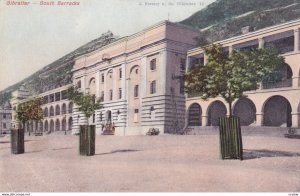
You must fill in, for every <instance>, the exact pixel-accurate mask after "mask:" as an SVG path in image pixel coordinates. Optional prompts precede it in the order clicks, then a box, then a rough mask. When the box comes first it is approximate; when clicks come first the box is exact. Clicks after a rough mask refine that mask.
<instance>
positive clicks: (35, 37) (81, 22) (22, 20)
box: [0, 0, 215, 90]
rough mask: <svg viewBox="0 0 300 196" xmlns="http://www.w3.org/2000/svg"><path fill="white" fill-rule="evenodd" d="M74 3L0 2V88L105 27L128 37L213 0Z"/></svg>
mask: <svg viewBox="0 0 300 196" xmlns="http://www.w3.org/2000/svg"><path fill="white" fill-rule="evenodd" d="M27 1H29V2H31V3H33V2H36V3H40V1H38V0H27ZM44 1H46V0H44ZM47 1H49V0H47ZM53 1H54V2H58V0H53ZM72 1H73V0H72ZM77 1H78V2H80V5H79V6H40V5H38V4H31V5H29V6H8V5H7V0H0V68H1V69H0V70H1V72H0V90H3V89H4V88H6V87H8V86H10V85H12V84H14V83H16V82H18V81H20V80H22V79H24V78H25V77H28V76H30V75H31V74H33V73H34V72H35V71H37V70H39V69H41V68H42V67H44V66H46V65H48V64H49V63H51V62H53V61H55V60H57V59H58V58H60V57H62V56H64V55H65V54H67V53H69V52H71V51H73V50H74V49H76V48H78V47H79V46H81V45H83V44H85V43H87V42H89V41H91V40H93V39H95V38H97V37H99V36H100V35H101V34H102V33H103V32H106V31H107V30H111V31H112V32H113V33H114V34H115V35H120V36H126V35H130V34H133V33H135V32H137V31H139V30H142V29H144V28H146V27H147V26H150V25H152V24H155V23H157V22H159V21H162V20H166V19H168V14H169V19H170V21H174V22H176V21H180V20H183V19H185V18H187V17H189V16H190V15H192V14H193V13H194V12H196V11H198V10H200V9H202V8H204V7H206V6H207V5H209V4H210V3H212V2H214V1H215V0H181V1H180V0H178V1H177V0H77ZM178 2H185V3H192V4H194V5H179V4H177V3H178ZM145 3H159V5H145ZM162 3H165V5H164V6H163V5H162ZM170 3H172V4H173V5H171V4H170Z"/></svg>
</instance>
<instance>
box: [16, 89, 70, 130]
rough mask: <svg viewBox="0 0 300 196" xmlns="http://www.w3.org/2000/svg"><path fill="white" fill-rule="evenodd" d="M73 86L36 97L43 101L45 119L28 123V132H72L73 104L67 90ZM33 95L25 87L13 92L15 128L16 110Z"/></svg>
mask: <svg viewBox="0 0 300 196" xmlns="http://www.w3.org/2000/svg"><path fill="white" fill-rule="evenodd" d="M70 86H71V85H65V86H62V87H57V88H54V89H52V90H48V91H45V92H43V93H41V94H38V95H36V96H37V97H40V98H41V100H42V105H41V108H42V110H43V119H42V120H40V121H34V122H27V124H26V125H25V131H26V132H29V131H31V132H49V133H50V132H55V131H71V130H72V126H73V120H72V113H73V103H72V102H71V101H70V100H69V99H68V97H67V89H68V88H69V87H70ZM31 97H33V95H32V94H31V93H30V92H29V91H28V90H26V89H25V88H24V87H23V86H21V88H20V89H19V90H17V91H15V92H13V98H12V99H11V104H12V107H13V110H12V124H13V126H14V128H15V127H16V126H17V123H18V122H17V119H16V114H15V109H16V107H17V106H18V104H20V103H24V102H26V101H27V100H28V99H30V98H31Z"/></svg>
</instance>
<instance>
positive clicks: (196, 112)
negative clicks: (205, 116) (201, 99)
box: [188, 103, 202, 126]
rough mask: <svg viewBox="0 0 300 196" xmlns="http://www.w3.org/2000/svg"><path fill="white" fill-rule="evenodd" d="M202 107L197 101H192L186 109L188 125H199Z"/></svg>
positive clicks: (200, 123)
mask: <svg viewBox="0 0 300 196" xmlns="http://www.w3.org/2000/svg"><path fill="white" fill-rule="evenodd" d="M201 116H202V109H201V106H200V105H199V104H198V103H193V104H192V105H191V106H190V107H189V109H188V126H201V125H202V121H201Z"/></svg>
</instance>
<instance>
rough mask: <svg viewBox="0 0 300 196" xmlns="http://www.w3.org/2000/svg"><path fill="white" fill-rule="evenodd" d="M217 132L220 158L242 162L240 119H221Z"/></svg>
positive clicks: (234, 117) (232, 117) (233, 117)
mask: <svg viewBox="0 0 300 196" xmlns="http://www.w3.org/2000/svg"><path fill="white" fill-rule="evenodd" d="M219 130H220V151H221V158H222V159H240V160H243V143H242V134H241V126H240V119H239V118H238V117H236V116H231V117H221V118H220V119H219Z"/></svg>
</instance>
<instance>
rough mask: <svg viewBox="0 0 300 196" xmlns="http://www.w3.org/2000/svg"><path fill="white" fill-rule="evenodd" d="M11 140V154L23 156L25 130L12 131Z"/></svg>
mask: <svg viewBox="0 0 300 196" xmlns="http://www.w3.org/2000/svg"><path fill="white" fill-rule="evenodd" d="M10 140H11V153H12V154H23V153H24V129H13V130H11V135H10Z"/></svg>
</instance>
